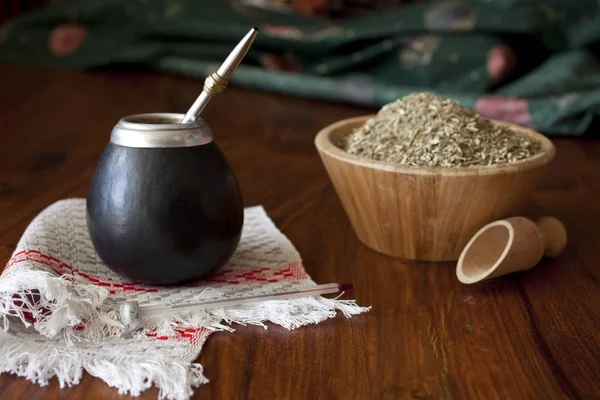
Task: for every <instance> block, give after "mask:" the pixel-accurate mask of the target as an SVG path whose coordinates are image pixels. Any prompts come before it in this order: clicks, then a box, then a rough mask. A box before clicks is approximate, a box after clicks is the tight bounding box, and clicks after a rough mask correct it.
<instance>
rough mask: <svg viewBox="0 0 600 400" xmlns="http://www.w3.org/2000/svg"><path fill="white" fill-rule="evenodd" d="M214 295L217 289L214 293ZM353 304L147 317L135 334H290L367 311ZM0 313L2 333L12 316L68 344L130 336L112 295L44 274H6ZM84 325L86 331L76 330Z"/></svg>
mask: <svg viewBox="0 0 600 400" xmlns="http://www.w3.org/2000/svg"><path fill="white" fill-rule="evenodd" d="M210 290H211V292H214V291H215V290H214V289H210ZM370 309H371V307H361V306H358V305H357V304H356V302H355V301H354V300H339V299H338V298H336V299H328V298H325V297H322V296H310V297H304V298H297V299H290V300H271V301H263V302H258V303H256V304H248V305H241V306H236V307H228V308H215V309H210V310H199V311H195V312H187V313H184V314H181V315H172V316H170V317H169V316H168V315H160V316H156V317H148V318H146V319H145V320H144V322H143V325H142V326H141V329H140V330H138V331H137V332H136V334H135V335H137V336H140V335H142V336H143V335H146V334H147V333H148V332H149V331H150V330H151V331H152V332H154V333H156V334H159V335H169V334H173V333H174V331H175V328H176V327H177V328H182V327H183V328H186V327H190V328H192V327H193V328H198V327H202V328H206V329H209V330H212V331H223V330H226V331H230V332H234V331H235V329H234V328H232V327H231V324H239V325H259V326H262V327H264V328H265V329H266V328H267V326H266V325H265V322H271V323H274V324H277V325H280V326H282V327H284V328H286V329H289V330H292V329H296V328H298V327H301V326H304V325H308V324H316V323H319V322H321V321H324V320H326V319H328V318H333V317H335V316H336V314H337V311H340V312H342V313H343V314H344V316H346V317H347V318H349V317H351V316H353V315H358V314H361V313H363V312H367V311H369V310H370ZM0 314H2V318H3V326H4V331H5V332H6V331H8V330H9V329H10V323H11V321H10V320H11V317H13V319H14V317H16V318H18V320H20V322H21V323H22V324H23V325H24V326H25V327H30V326H33V327H34V329H35V330H36V331H37V332H39V333H40V334H41V335H43V336H45V337H47V338H50V339H52V338H55V337H56V336H57V335H60V336H61V337H62V338H63V339H64V340H65V342H66V343H67V344H69V345H71V344H73V342H75V341H82V340H83V341H100V340H102V339H106V338H111V337H114V336H122V335H123V334H128V333H129V332H128V331H127V329H126V327H125V325H124V324H123V323H122V322H121V321H120V315H119V304H118V303H115V302H114V301H112V300H111V299H109V298H108V291H107V290H106V289H104V288H102V287H100V286H96V285H90V284H86V283H84V282H82V281H79V280H78V279H77V278H76V277H75V276H72V275H71V276H69V275H63V276H54V275H52V274H50V273H48V272H45V271H34V270H31V271H26V272H23V271H20V272H19V273H18V274H11V271H10V270H9V271H6V272H5V275H3V278H2V279H1V280H0ZM75 327H82V329H72V328H75Z"/></svg>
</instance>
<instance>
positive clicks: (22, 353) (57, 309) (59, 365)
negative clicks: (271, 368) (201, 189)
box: [0, 198, 368, 400]
mask: <svg viewBox="0 0 600 400" xmlns="http://www.w3.org/2000/svg"><path fill="white" fill-rule="evenodd" d="M244 214H245V218H244V228H243V232H242V238H241V242H240V244H239V247H238V249H237V250H236V252H235V254H234V255H233V257H232V258H231V260H230V261H229V262H228V263H227V265H225V266H224V267H223V268H222V269H221V270H219V271H217V272H216V273H215V274H213V275H212V276H211V277H210V278H208V279H206V280H204V281H203V282H202V283H198V284H193V285H187V286H185V287H175V288H161V287H155V286H145V285H141V284H135V283H133V282H130V281H128V280H126V279H123V278H122V277H120V276H119V275H117V274H115V273H114V272H112V271H111V270H109V269H108V268H107V267H106V266H105V265H104V264H103V263H102V261H101V260H100V259H99V258H98V256H97V255H96V252H95V250H94V248H93V246H92V243H91V241H90V238H89V235H88V231H87V227H86V214H85V199H80V198H76V199H66V200H61V201H59V202H56V203H54V204H52V205H51V206H49V207H48V208H46V209H45V210H44V211H42V212H41V213H40V214H39V215H38V216H37V217H36V218H35V219H34V220H33V221H32V222H31V224H30V225H29V226H28V227H27V229H26V231H25V232H24V234H23V236H22V238H21V240H20V241H19V243H18V246H17V249H16V250H15V252H14V254H13V255H12V257H11V259H10V260H9V262H8V264H7V266H6V268H5V270H4V272H3V273H2V275H1V276H0V315H1V316H2V320H3V323H4V326H3V327H4V330H3V331H0V348H1V351H0V371H2V372H3V373H4V372H9V373H13V374H17V375H19V376H23V377H26V378H27V379H29V380H30V381H32V382H35V383H37V384H39V385H46V384H47V383H48V381H49V380H50V379H51V378H53V377H57V379H58V381H59V383H60V386H61V387H64V386H71V385H75V384H77V383H79V381H80V379H81V376H82V373H83V370H85V371H87V372H88V373H89V374H91V375H93V376H95V377H98V378H100V379H102V380H104V381H105V382H106V383H107V384H108V385H110V386H113V387H116V388H118V389H119V392H120V393H123V394H131V395H133V396H137V395H139V394H140V393H141V392H142V391H144V390H145V389H147V388H149V387H151V386H152V385H155V386H156V387H158V389H159V398H161V399H163V398H166V399H177V400H179V399H187V398H189V397H190V396H191V395H192V394H193V388H194V387H197V386H199V385H201V384H203V383H206V382H208V381H207V379H206V378H205V377H204V375H203V370H202V366H201V365H200V364H197V363H194V360H196V359H197V357H198V355H199V354H200V351H201V350H202V346H203V345H204V343H205V342H206V340H207V338H208V337H209V335H210V334H211V333H212V332H215V331H219V330H229V331H233V329H232V327H231V324H232V323H239V324H258V325H262V326H265V325H264V323H265V322H267V321H270V322H273V323H275V324H279V325H281V326H283V327H285V328H288V329H294V328H297V327H300V326H302V325H306V324H311V323H318V322H321V321H324V320H326V319H328V318H332V317H334V316H335V315H336V314H337V311H338V310H339V311H341V312H342V313H343V314H344V315H346V316H347V317H349V316H351V315H356V314H359V313H362V312H365V311H367V310H368V308H365V307H359V306H358V305H356V303H355V302H354V301H350V300H337V299H327V298H324V297H320V296H316V297H306V298H298V299H293V300H281V301H266V302H262V303H255V304H251V305H244V306H237V307H234V308H227V309H223V308H220V309H212V310H210V311H208V310H202V311H194V312H189V313H187V314H183V315H180V316H177V317H176V316H172V315H171V316H167V317H165V316H156V317H153V318H152V319H146V320H144V321H143V325H142V329H140V330H138V331H136V332H134V333H133V334H131V333H127V331H126V329H125V327H124V325H123V324H122V322H121V321H120V317H119V307H120V305H121V304H122V303H123V302H126V301H132V300H134V301H137V302H138V303H139V304H140V306H144V305H149V304H157V303H160V304H168V305H175V304H185V303H192V302H201V301H214V300H216V299H228V298H237V297H246V296H249V295H263V294H270V293H275V292H282V291H289V290H291V289H295V288H299V287H305V286H314V285H316V284H315V283H314V282H313V281H312V280H311V279H310V277H309V276H308V275H307V274H306V272H305V270H304V267H303V265H302V261H301V258H300V255H299V254H298V252H297V251H296V249H295V248H294V247H293V245H292V244H291V243H290V241H289V240H288V239H287V238H286V237H285V236H284V235H283V234H282V233H281V232H280V231H279V230H278V229H277V228H276V227H275V225H274V224H273V223H272V221H271V220H270V219H269V217H268V216H267V214H266V213H265V211H264V210H263V208H262V207H252V208H247V209H245V213H244ZM165 270H168V266H165ZM265 328H266V326H265ZM231 362H232V363H235V362H236V360H231ZM217 379H218V377H217Z"/></svg>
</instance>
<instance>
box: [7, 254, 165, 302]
mask: <svg viewBox="0 0 600 400" xmlns="http://www.w3.org/2000/svg"><path fill="white" fill-rule="evenodd" d="M25 261H33V262H38V263H40V264H43V265H45V266H47V267H49V268H50V269H52V270H53V271H54V272H56V273H57V274H58V275H65V274H72V275H76V276H80V277H82V278H84V279H86V280H87V281H89V282H91V283H93V284H95V285H98V286H105V287H110V288H116V289H120V290H122V291H124V292H128V291H132V292H147V293H154V292H158V289H157V288H149V287H146V286H144V285H140V284H135V283H128V282H123V283H120V282H115V281H113V280H112V279H110V280H109V281H105V280H103V278H101V277H99V276H93V275H89V274H86V273H85V272H81V271H79V270H78V269H77V268H73V267H72V266H70V265H68V264H66V263H64V262H62V261H60V260H59V259H57V258H54V257H52V256H49V255H47V254H44V253H42V252H40V251H37V250H23V251H20V252H18V253H16V254H15V255H14V256H13V257H12V258H11V259H10V260H9V261H8V263H7V264H6V269H8V268H10V267H12V266H13V265H15V264H18V263H20V262H25ZM113 291H114V290H111V292H113Z"/></svg>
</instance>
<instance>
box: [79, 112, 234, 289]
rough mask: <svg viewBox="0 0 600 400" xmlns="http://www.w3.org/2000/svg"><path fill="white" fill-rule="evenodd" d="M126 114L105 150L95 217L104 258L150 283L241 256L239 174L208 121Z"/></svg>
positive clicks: (93, 198)
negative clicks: (187, 121)
mask: <svg viewBox="0 0 600 400" xmlns="http://www.w3.org/2000/svg"><path fill="white" fill-rule="evenodd" d="M181 118H182V115H180V114H141V115H134V116H130V117H126V118H123V119H122V120H121V121H120V122H119V124H118V125H117V126H116V127H115V128H114V129H113V132H112V135H111V141H110V143H109V144H108V145H107V147H106V149H105V150H104V153H103V154H102V156H101V157H100V160H99V161H98V164H97V166H96V169H95V171H94V174H93V176H92V180H91V183H90V187H89V191H88V197H87V222H88V230H89V233H90V236H91V240H92V243H93V245H94V247H95V249H96V251H97V253H98V256H99V257H100V258H101V259H102V261H103V262H104V263H105V264H106V265H107V266H108V267H109V268H110V269H112V270H113V271H115V272H116V273H118V274H120V275H122V276H125V277H127V278H129V279H132V280H134V281H137V282H140V283H146V284H161V285H167V284H180V283H189V282H192V281H196V280H199V279H202V278H204V277H206V276H207V275H208V274H210V273H211V272H213V271H214V270H216V269H217V268H219V267H221V266H223V265H224V264H225V263H226V262H227V261H228V260H229V258H230V257H231V256H232V255H233V253H234V251H235V250H236V248H237V245H238V243H239V240H240V236H241V231H242V225H243V204H242V198H241V195H240V190H239V186H238V183H237V180H236V177H235V175H234V173H233V171H232V169H231V167H230V165H229V163H228V161H227V159H226V158H225V157H224V155H223V154H222V152H221V150H220V149H219V147H218V146H217V144H216V143H215V142H214V141H213V135H212V132H211V130H210V128H209V127H208V125H206V123H205V122H204V121H203V120H201V119H200V120H198V121H195V122H192V123H187V124H180V123H179V121H181Z"/></svg>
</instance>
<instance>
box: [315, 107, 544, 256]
mask: <svg viewBox="0 0 600 400" xmlns="http://www.w3.org/2000/svg"><path fill="white" fill-rule="evenodd" d="M371 117H373V115H368V116H363V117H357V118H350V119H345V120H342V121H338V122H336V123H334V124H332V125H329V126H327V127H325V128H324V129H323V130H321V131H320V132H319V133H318V134H317V136H316V138H315V146H316V147H317V150H318V152H319V155H320V157H321V160H322V161H323V164H324V166H325V168H326V170H327V173H328V174H329V178H330V179H331V182H332V183H333V186H334V188H335V190H336V192H337V194H338V196H339V198H340V201H341V203H342V206H343V207H344V210H345V211H346V214H347V215H348V218H349V219H350V223H351V224H352V227H353V229H354V231H355V232H356V235H357V236H358V238H359V240H360V241H361V242H362V243H364V244H365V245H366V246H368V247H370V248H372V249H374V250H375V251H378V252H380V253H383V254H387V255H389V256H392V257H399V258H403V259H408V260H419V261H435V262H437V261H456V260H458V258H459V256H460V253H461V251H462V250H463V248H464V247H465V245H466V244H467V243H468V242H469V240H470V239H471V237H473V235H474V234H475V233H477V231H478V230H479V229H480V228H482V227H483V226H484V225H486V224H488V223H490V222H492V221H495V220H497V219H504V218H507V217H510V216H513V215H514V214H515V213H517V212H518V211H519V209H520V208H521V207H522V206H523V204H524V203H525V201H526V200H527V199H528V197H529V196H530V194H531V193H532V191H533V189H534V188H535V186H536V184H537V182H538V180H539V179H540V177H541V175H542V173H543V171H544V168H545V167H546V166H547V164H548V163H549V162H550V161H551V160H552V159H553V158H554V155H555V151H556V150H555V148H554V145H553V144H552V142H551V141H550V140H549V139H548V138H546V137H545V136H543V135H541V134H539V133H537V132H534V131H532V130H530V129H526V128H523V127H520V126H516V125H512V124H508V123H504V122H499V121H492V122H493V123H495V124H498V125H502V126H504V127H507V128H510V129H512V130H515V131H519V132H521V133H525V134H527V135H529V136H531V137H534V138H535V139H537V140H539V141H540V142H541V143H542V152H541V153H540V154H537V155H536V156H534V157H532V158H529V159H527V160H522V161H518V162H515V163H511V164H498V165H493V166H485V167H469V168H442V167H415V166H405V165H399V164H394V163H389V162H384V161H374V160H368V159H365V158H361V157H358V156H355V155H352V154H348V153H346V152H345V151H343V150H342V149H340V148H339V147H337V146H336V145H335V143H337V142H338V141H339V139H340V138H342V137H343V136H345V135H347V134H349V133H350V132H351V131H352V130H354V129H355V128H358V127H360V126H361V125H363V124H364V123H365V121H366V120H367V119H369V118H371Z"/></svg>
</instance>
